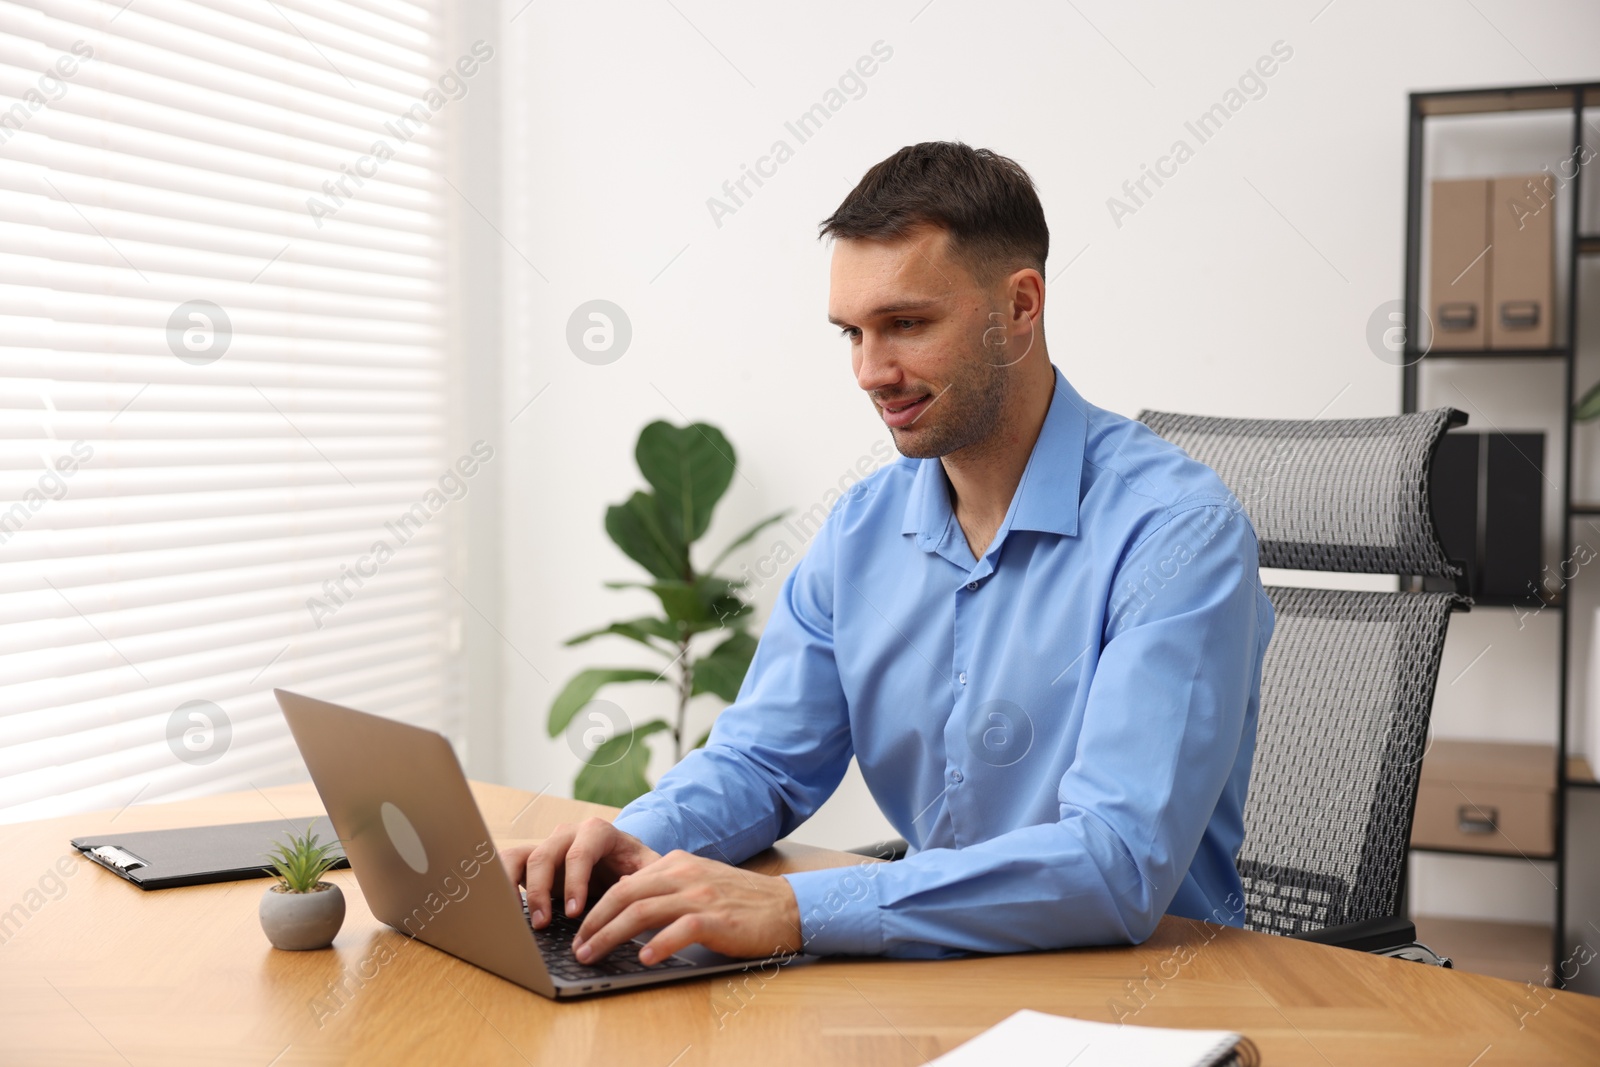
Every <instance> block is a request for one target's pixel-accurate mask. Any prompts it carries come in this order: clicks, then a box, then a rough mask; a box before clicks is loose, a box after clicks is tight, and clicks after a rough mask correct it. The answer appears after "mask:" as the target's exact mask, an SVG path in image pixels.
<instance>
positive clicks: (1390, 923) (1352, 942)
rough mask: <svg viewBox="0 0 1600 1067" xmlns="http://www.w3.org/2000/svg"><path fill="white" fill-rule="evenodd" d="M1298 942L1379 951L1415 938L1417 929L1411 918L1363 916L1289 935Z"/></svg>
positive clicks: (1396, 946) (1362, 950) (1395, 946)
mask: <svg viewBox="0 0 1600 1067" xmlns="http://www.w3.org/2000/svg"><path fill="white" fill-rule="evenodd" d="M1289 936H1291V937H1293V938H1295V939H1296V940H1298V941H1315V942H1316V943H1318V944H1321V945H1337V946H1339V947H1340V948H1348V949H1354V950H1355V951H1357V952H1381V951H1383V950H1384V949H1391V948H1398V947H1399V946H1401V945H1407V944H1410V943H1411V942H1413V941H1415V940H1416V939H1417V928H1416V926H1415V925H1413V924H1412V922H1411V920H1410V919H1402V918H1400V917H1399V916H1394V917H1391V918H1387V919H1363V920H1362V921H1361V922H1356V923H1345V924H1344V925H1342V926H1324V927H1323V928H1322V929H1321V930H1312V931H1310V932H1308V933H1303V934H1291V935H1289Z"/></svg>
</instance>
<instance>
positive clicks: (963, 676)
mask: <svg viewBox="0 0 1600 1067" xmlns="http://www.w3.org/2000/svg"><path fill="white" fill-rule="evenodd" d="M956 680H957V681H959V682H960V683H961V684H962V685H966V684H967V672H966V671H962V672H961V673H960V674H958V675H956Z"/></svg>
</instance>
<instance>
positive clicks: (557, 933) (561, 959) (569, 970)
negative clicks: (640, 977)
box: [522, 900, 694, 981]
mask: <svg viewBox="0 0 1600 1067" xmlns="http://www.w3.org/2000/svg"><path fill="white" fill-rule="evenodd" d="M522 914H523V917H524V918H526V919H528V925H529V926H532V925H533V919H532V917H531V916H529V915H528V902H527V901H526V900H524V901H523V902H522ZM582 923H583V919H582V918H577V919H569V918H567V916H565V915H563V914H561V913H560V912H557V913H556V914H555V916H553V917H552V918H551V920H550V923H549V925H548V926H546V927H545V928H544V929H542V930H539V929H535V930H534V931H533V937H534V940H535V941H537V942H538V944H539V951H540V953H541V954H543V956H544V965H545V966H546V967H547V968H549V970H550V973H551V974H553V975H555V976H556V977H558V978H565V979H568V980H571V981H583V980H584V979H588V978H615V977H617V976H619V975H629V974H643V973H645V972H646V971H650V972H656V971H671V970H676V969H678V968H680V967H693V966H694V963H693V962H691V961H690V960H686V959H684V958H683V957H682V956H668V957H667V958H666V959H664V960H662V961H661V962H659V963H651V964H644V963H640V962H639V950H640V949H641V948H643V947H644V946H643V945H641V944H640V943H639V942H637V941H626V942H623V943H622V944H620V945H618V946H617V947H616V948H614V949H612V950H611V952H610V954H609V955H607V956H606V958H605V959H603V960H601V961H600V962H599V963H596V964H592V965H591V964H584V963H579V962H578V958H577V957H576V956H574V955H573V954H572V939H573V938H574V937H576V936H577V933H578V927H579V926H580V925H582Z"/></svg>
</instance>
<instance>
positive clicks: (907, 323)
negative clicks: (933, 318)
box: [894, 319, 917, 329]
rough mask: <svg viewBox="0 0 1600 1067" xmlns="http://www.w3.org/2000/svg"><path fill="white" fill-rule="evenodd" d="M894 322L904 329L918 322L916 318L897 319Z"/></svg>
mask: <svg viewBox="0 0 1600 1067" xmlns="http://www.w3.org/2000/svg"><path fill="white" fill-rule="evenodd" d="M894 324H895V325H896V326H899V327H901V328H902V329H910V328H911V327H913V326H915V325H916V324H917V320H916V319H895V320H894Z"/></svg>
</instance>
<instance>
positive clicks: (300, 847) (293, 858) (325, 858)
mask: <svg viewBox="0 0 1600 1067" xmlns="http://www.w3.org/2000/svg"><path fill="white" fill-rule="evenodd" d="M315 825H316V823H315V822H312V823H310V824H309V825H307V826H306V832H305V833H303V834H295V833H292V832H291V831H288V830H285V831H284V833H285V834H288V836H289V843H288V844H279V845H278V846H277V847H276V848H275V849H273V850H272V851H270V852H268V854H267V856H268V859H269V860H270V861H271V864H272V869H273V871H275V872H276V873H277V875H278V884H279V885H280V886H281V887H282V888H283V889H284V890H285V891H286V892H290V893H309V892H311V891H312V890H314V889H316V888H317V883H318V882H320V881H321V880H322V876H323V875H324V874H326V873H328V869H329V868H330V867H332V866H333V865H334V864H335V863H338V862H339V859H340V854H339V853H337V852H335V851H334V850H335V849H336V848H337V847H338V844H339V842H338V841H337V840H334V841H329V842H328V843H327V844H325V845H324V844H319V843H318V837H317V835H316V834H314V833H312V832H311V827H312V826H315Z"/></svg>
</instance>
